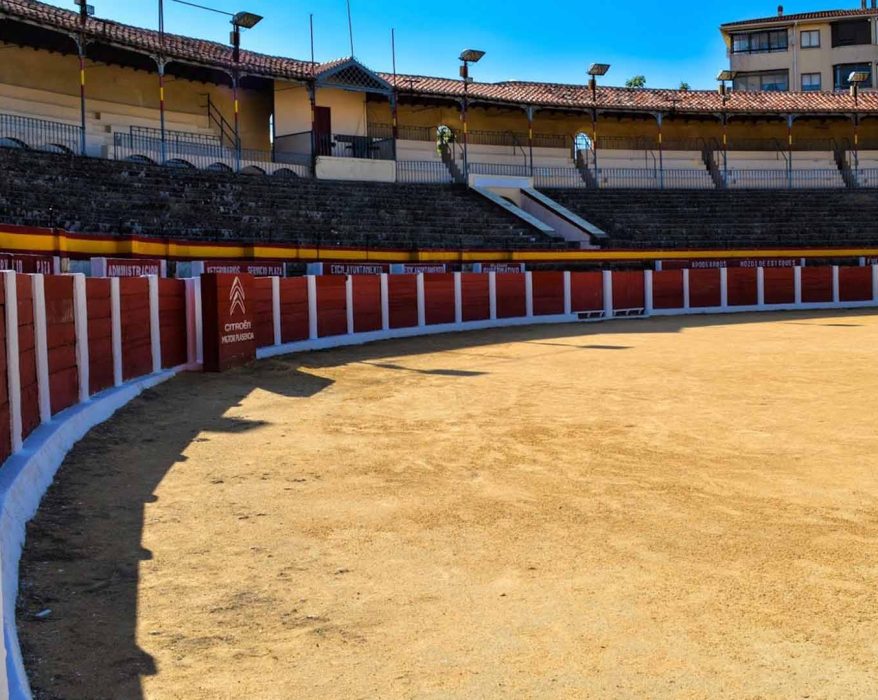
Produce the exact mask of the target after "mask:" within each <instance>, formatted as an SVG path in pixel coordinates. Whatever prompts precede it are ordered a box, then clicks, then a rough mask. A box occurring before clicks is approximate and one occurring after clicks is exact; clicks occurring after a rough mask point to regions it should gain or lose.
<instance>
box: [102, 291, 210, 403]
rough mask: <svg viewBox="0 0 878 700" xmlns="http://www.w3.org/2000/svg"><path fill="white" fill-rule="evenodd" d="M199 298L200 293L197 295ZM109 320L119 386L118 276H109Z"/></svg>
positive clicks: (119, 299) (114, 383)
mask: <svg viewBox="0 0 878 700" xmlns="http://www.w3.org/2000/svg"><path fill="white" fill-rule="evenodd" d="M199 299H200V295H199ZM110 322H111V327H112V330H113V385H114V386H121V385H122V382H123V381H124V379H123V375H122V295H121V293H120V291H119V278H118V277H111V278H110Z"/></svg>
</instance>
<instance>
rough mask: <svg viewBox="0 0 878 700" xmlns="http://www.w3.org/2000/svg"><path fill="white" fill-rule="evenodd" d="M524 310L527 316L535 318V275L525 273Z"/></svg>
mask: <svg viewBox="0 0 878 700" xmlns="http://www.w3.org/2000/svg"><path fill="white" fill-rule="evenodd" d="M524 308H525V315H526V316H527V317H528V318H533V315H534V273H533V272H525V273H524Z"/></svg>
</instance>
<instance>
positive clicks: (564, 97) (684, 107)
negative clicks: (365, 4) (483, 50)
mask: <svg viewBox="0 0 878 700" xmlns="http://www.w3.org/2000/svg"><path fill="white" fill-rule="evenodd" d="M845 12H847V13H848V14H852V15H859V14H864V13H871V12H874V11H873V10H867V11H863V10H849V11H843V10H839V11H838V12H835V13H830V14H831V16H836V15H837V14H840V13H845ZM809 14H810V15H821V14H824V13H809ZM0 17H6V18H9V19H13V20H15V21H19V22H24V23H27V24H31V25H35V26H39V27H41V28H44V29H49V30H54V31H60V32H64V33H67V34H77V33H79V32H81V31H83V29H84V31H85V32H86V33H87V34H88V35H90V36H92V37H94V38H95V39H96V40H98V41H100V42H104V43H108V44H111V45H113V46H117V47H120V48H125V49H128V50H131V51H135V52H139V53H143V54H147V55H159V54H162V55H164V56H165V57H167V58H169V59H174V60H178V61H182V62H187V63H194V64H198V65H203V66H208V67H212V68H220V69H224V70H228V71H230V70H233V69H235V68H236V67H237V68H239V69H240V70H241V71H242V72H243V73H247V74H250V75H256V76H261V77H265V78H276V79H281V80H308V79H310V78H311V77H312V76H314V75H316V76H317V77H319V75H320V74H321V73H324V72H326V73H331V72H332V69H334V68H336V67H337V66H338V65H339V64H340V63H343V62H353V59H338V60H335V61H331V62H328V63H324V64H318V65H316V66H312V64H311V63H310V62H309V61H303V60H299V59H293V58H284V57H280V56H269V55H265V54H260V53H255V52H250V51H242V52H241V62H240V64H238V65H237V66H236V64H235V62H234V59H233V55H232V49H231V47H229V46H226V45H224V44H220V43H217V42H212V41H204V40H201V39H196V38H192V37H185V36H180V35H175V34H165V44H164V47H162V45H161V43H160V40H159V33H158V32H157V31H154V30H151V29H142V28H139V27H132V26H129V25H125V24H121V23H119V22H113V21H110V20H104V19H99V18H90V19H88V21H87V22H86V24H85V27H84V28H83V27H82V26H81V24H80V18H79V14H78V13H77V12H74V11H69V10H64V9H60V8H58V7H54V6H52V5H47V4H45V3H42V2H36V0H0ZM793 17H796V16H795V15H789V16H787V17H786V18H784V19H787V20H789V19H790V18H793ZM725 26H731V25H725ZM363 68H364V70H366V71H368V69H365V67H363ZM373 75H375V76H376V77H380V78H382V79H383V80H385V81H387V82H388V83H391V84H393V82H394V76H393V75H392V74H389V73H379V74H373ZM395 85H396V88H397V90H398V92H399V93H400V94H402V95H413V96H422V97H434V98H449V99H458V98H460V97H461V96H462V95H463V83H462V82H461V81H460V80H456V79H451V78H439V77H431V76H417V75H398V76H396V77H395ZM469 97H470V99H471V100H475V101H483V102H491V103H500V104H503V103H505V104H510V105H533V106H539V107H545V108H556V109H592V108H597V109H601V110H620V111H636V112H659V111H661V112H681V113H690V114H691V113H705V114H707V113H718V112H722V111H726V112H729V113H738V114H754V115H756V114H788V113H796V114H833V113H835V114H842V113H849V112H851V111H852V110H853V107H854V104H853V99H852V98H851V97H850V95H848V94H847V93H846V92H820V93H816V92H809V93H792V92H732V93H730V94H729V96H728V99H727V102H725V104H724V103H723V99H722V97H721V96H720V95H719V94H718V93H717V92H715V91H707V90H685V91H683V90H662V89H651V88H617V87H599V88H598V90H597V100H596V101H593V100H592V95H591V91H590V90H589V89H588V88H587V87H586V86H585V85H564V84H559V83H542V82H524V81H507V82H500V83H478V82H476V83H472V84H470V86H469ZM859 100H860V102H859V109H860V111H861V112H865V111H878V93H874V92H864V93H861V95H860V98H859Z"/></svg>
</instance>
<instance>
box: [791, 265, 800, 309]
mask: <svg viewBox="0 0 878 700" xmlns="http://www.w3.org/2000/svg"><path fill="white" fill-rule="evenodd" d="M793 284H794V285H795V287H796V297H795V300H796V305H799V304H801V303H802V268H801V267H800V266H799V265H796V266H795V267H794V268H793Z"/></svg>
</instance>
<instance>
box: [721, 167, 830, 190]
mask: <svg viewBox="0 0 878 700" xmlns="http://www.w3.org/2000/svg"><path fill="white" fill-rule="evenodd" d="M724 178H725V182H726V187H728V188H729V189H769V190H782V189H842V188H844V187H845V182H844V178H843V177H842V174H841V171H840V170H838V169H836V170H782V169H775V170H734V169H732V170H729V171H728V174H725V175H724Z"/></svg>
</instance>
